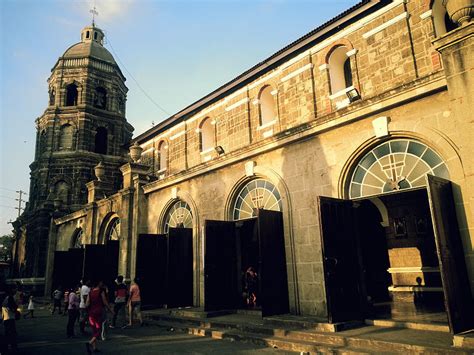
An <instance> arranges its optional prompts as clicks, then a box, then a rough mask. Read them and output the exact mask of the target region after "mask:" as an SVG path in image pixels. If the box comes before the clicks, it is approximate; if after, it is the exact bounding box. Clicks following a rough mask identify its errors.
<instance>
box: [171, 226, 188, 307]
mask: <svg viewBox="0 0 474 355" xmlns="http://www.w3.org/2000/svg"><path fill="white" fill-rule="evenodd" d="M167 304H168V307H185V306H192V304H193V230H192V229H190V228H170V229H169V231H168V271H167Z"/></svg>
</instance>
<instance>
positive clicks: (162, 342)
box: [17, 310, 294, 355]
mask: <svg viewBox="0 0 474 355" xmlns="http://www.w3.org/2000/svg"><path fill="white" fill-rule="evenodd" d="M35 313H37V314H36V318H35V319H22V320H20V321H18V322H17V330H18V344H19V352H20V354H68V355H72V354H85V353H86V351H85V345H84V344H85V342H86V341H87V340H88V338H87V337H83V336H77V338H74V339H67V338H66V323H67V317H63V316H60V315H51V314H49V312H48V311H46V310H36V311H35ZM76 330H78V329H77V325H76ZM77 333H79V332H78V331H77ZM99 349H100V350H101V352H102V353H104V354H131V353H132V354H209V353H219V354H255V353H266V354H294V353H290V352H285V351H280V350H277V349H271V348H264V347H259V346H256V345H254V344H244V343H239V342H230V341H226V340H215V339H210V338H207V337H206V338H204V337H197V336H192V335H188V334H185V333H181V332H177V331H170V330H169V329H168V328H165V327H160V326H158V325H151V324H150V325H147V326H144V327H138V326H137V327H134V328H131V329H123V330H122V329H110V331H109V334H108V337H107V340H106V341H101V342H99Z"/></svg>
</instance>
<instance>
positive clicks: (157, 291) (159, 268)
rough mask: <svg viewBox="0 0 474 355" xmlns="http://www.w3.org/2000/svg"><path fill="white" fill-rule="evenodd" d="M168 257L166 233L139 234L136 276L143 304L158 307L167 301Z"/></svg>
mask: <svg viewBox="0 0 474 355" xmlns="http://www.w3.org/2000/svg"><path fill="white" fill-rule="evenodd" d="M166 257H167V237H166V235H164V234H140V235H139V236H138V242H137V258H136V271H135V277H136V278H137V279H138V282H139V285H140V293H141V299H142V304H143V305H145V306H155V307H156V306H159V305H163V304H164V303H166V301H165V294H166V288H165V275H166V262H167V259H166Z"/></svg>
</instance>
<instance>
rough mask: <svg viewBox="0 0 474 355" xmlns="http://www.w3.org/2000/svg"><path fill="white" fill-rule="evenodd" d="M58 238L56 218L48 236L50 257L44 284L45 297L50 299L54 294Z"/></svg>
mask: <svg viewBox="0 0 474 355" xmlns="http://www.w3.org/2000/svg"><path fill="white" fill-rule="evenodd" d="M57 236H58V227H57V226H56V224H55V223H54V216H53V218H51V223H50V225H49V236H48V255H47V257H46V270H45V274H44V277H45V284H44V296H45V297H49V296H50V295H51V292H52V286H53V272H54V252H55V251H56V240H57Z"/></svg>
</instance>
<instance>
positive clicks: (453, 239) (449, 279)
mask: <svg viewBox="0 0 474 355" xmlns="http://www.w3.org/2000/svg"><path fill="white" fill-rule="evenodd" d="M447 179H449V172H448V169H447V165H446V163H445V162H444V161H443V159H442V158H441V156H440V155H439V154H438V153H437V152H436V151H435V150H434V149H432V148H431V147H429V146H427V145H426V144H424V143H422V142H420V141H416V140H414V139H404V138H399V139H391V140H388V141H385V142H382V143H379V144H377V145H376V146H374V147H372V149H370V150H368V151H366V152H365V153H364V154H362V155H361V156H360V158H358V159H356V161H355V164H353V168H352V170H351V171H350V172H349V174H348V179H347V184H346V191H345V193H346V196H347V197H348V199H347V200H338V199H333V198H326V197H319V212H320V213H319V214H320V226H321V235H322V244H323V248H322V249H323V254H324V255H323V257H324V268H325V276H326V280H325V284H326V294H327V302H328V313H329V320H330V321H331V322H338V321H344V320H348V319H354V318H361V317H367V316H369V317H373V318H375V319H379V318H391V319H392V320H394V321H401V322H404V323H406V322H414V323H417V322H422V323H426V322H428V323H432V324H437V325H439V324H447V321H448V320H449V323H450V326H451V330H452V331H459V330H460V329H462V328H464V327H466V324H467V323H469V322H466V321H465V320H463V319H462V318H463V317H462V316H459V309H466V306H465V305H464V303H469V302H460V301H459V300H460V299H464V300H467V299H469V298H470V295H464V296H462V297H460V294H463V293H464V294H465V292H464V289H467V290H469V287H468V284H467V283H466V285H465V287H463V290H459V289H458V290H454V288H453V286H452V285H454V284H455V285H457V288H459V287H460V285H462V284H463V283H465V282H467V273H466V268H465V264H464V255H463V252H462V245H461V240H460V237H459V230H458V227H457V221H456V215H455V208H454V200H453V193H452V189H451V184H450V182H449V180H447ZM447 226H449V227H447ZM454 226H455V227H454ZM447 245H448V247H446V246H447ZM341 246H343V247H341ZM447 249H449V251H448V253H447V254H446V251H447ZM451 253H452V255H451V256H450V255H448V254H451ZM454 255H456V256H455V257H454ZM469 293H470V292H469ZM445 305H446V309H445ZM446 311H447V312H446ZM469 312H470V311H469Z"/></svg>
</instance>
